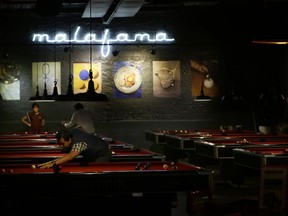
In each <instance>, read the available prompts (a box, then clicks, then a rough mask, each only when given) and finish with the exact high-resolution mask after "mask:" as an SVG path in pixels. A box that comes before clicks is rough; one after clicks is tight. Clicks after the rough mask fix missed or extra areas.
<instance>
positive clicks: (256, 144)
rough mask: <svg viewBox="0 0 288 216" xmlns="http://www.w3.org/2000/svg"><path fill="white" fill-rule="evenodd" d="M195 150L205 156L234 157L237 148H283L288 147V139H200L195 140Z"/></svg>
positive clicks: (217, 157)
mask: <svg viewBox="0 0 288 216" xmlns="http://www.w3.org/2000/svg"><path fill="white" fill-rule="evenodd" d="M195 147H196V148H195V152H196V154H198V155H202V156H205V157H211V158H216V159H233V158H234V152H233V150H234V149H236V148H241V149H247V148H255V149H258V148H259V149H261V148H263V147H265V148H266V149H270V148H271V149H272V148H273V149H276V148H279V149H282V148H288V140H283V141H280V140H277V141H251V142H249V141H247V140H246V141H234V142H233V141H231V140H226V141H219V140H218V141H213V140H212V141H205V140H198V141H195Z"/></svg>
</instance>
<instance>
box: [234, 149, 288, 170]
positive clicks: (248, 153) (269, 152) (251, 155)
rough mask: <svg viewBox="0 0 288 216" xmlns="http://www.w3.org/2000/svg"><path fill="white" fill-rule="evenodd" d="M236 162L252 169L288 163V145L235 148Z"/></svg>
mask: <svg viewBox="0 0 288 216" xmlns="http://www.w3.org/2000/svg"><path fill="white" fill-rule="evenodd" d="M233 152H234V163H235V164H238V165H241V166H245V167H248V168H252V169H261V168H262V167H263V166H267V165H287V164H288V146H286V147H283V148H273V147H271V148H267V147H262V148H253V147H250V148H246V149H238V148H236V149H233Z"/></svg>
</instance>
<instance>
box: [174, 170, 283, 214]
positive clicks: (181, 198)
mask: <svg viewBox="0 0 288 216" xmlns="http://www.w3.org/2000/svg"><path fill="white" fill-rule="evenodd" d="M211 169H213V170H214V171H215V173H214V176H213V177H214V180H213V186H212V192H211V197H209V196H208V194H209V193H208V192H207V193H206V192H204V193H202V194H201V193H200V194H199V196H197V195H196V196H195V197H194V200H193V199H192V200H193V201H192V202H190V206H191V207H190V212H189V211H188V212H187V211H186V207H187V205H186V204H187V203H186V201H187V196H186V194H185V193H182V194H181V193H179V194H178V205H177V207H176V208H175V209H173V210H172V216H287V215H288V211H287V210H284V209H281V208H275V207H274V208H273V207H271V206H270V207H267V208H260V207H259V197H260V196H261V195H260V189H259V182H260V179H259V176H257V175H250V173H249V172H248V173H247V176H245V178H244V180H242V181H243V182H242V183H241V184H235V183H234V182H233V181H230V180H226V179H225V180H223V177H222V176H221V175H220V171H219V169H218V167H214V168H213V167H211Z"/></svg>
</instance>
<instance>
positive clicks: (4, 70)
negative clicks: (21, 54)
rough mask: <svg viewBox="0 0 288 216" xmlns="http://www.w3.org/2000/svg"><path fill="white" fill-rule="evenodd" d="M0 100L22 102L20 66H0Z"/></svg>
mask: <svg viewBox="0 0 288 216" xmlns="http://www.w3.org/2000/svg"><path fill="white" fill-rule="evenodd" d="M0 100H20V66H19V65H18V64H15V63H6V64H4V63H3V64H0Z"/></svg>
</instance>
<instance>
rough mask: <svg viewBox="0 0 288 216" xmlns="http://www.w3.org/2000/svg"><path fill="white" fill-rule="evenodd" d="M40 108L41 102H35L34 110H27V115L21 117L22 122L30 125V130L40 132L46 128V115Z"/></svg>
mask: <svg viewBox="0 0 288 216" xmlns="http://www.w3.org/2000/svg"><path fill="white" fill-rule="evenodd" d="M39 108H40V106H39V104H37V103H33V104H32V112H27V113H26V115H24V116H23V117H22V118H21V122H22V123H23V124H25V125H27V126H28V131H29V132H33V133H39V132H41V131H43V129H44V126H45V116H44V114H43V113H42V112H40V111H39ZM27 120H28V121H27Z"/></svg>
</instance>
